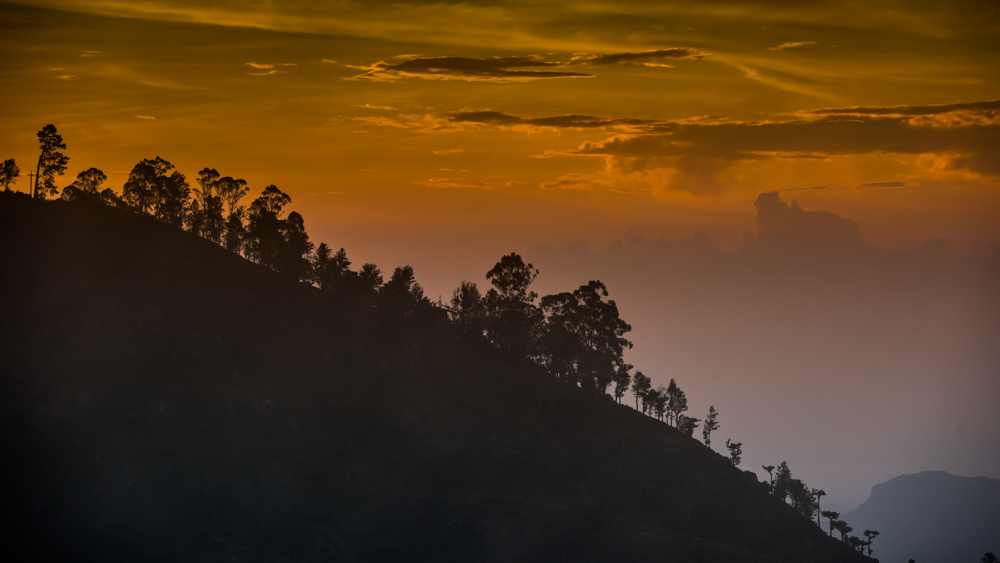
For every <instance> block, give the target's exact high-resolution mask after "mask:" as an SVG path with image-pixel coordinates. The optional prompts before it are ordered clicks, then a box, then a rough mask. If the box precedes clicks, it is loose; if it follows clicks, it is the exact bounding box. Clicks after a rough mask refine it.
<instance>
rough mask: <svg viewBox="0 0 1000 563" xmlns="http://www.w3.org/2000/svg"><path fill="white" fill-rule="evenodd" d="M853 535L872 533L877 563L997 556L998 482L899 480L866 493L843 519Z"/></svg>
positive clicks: (961, 562)
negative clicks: (989, 554) (849, 526)
mask: <svg viewBox="0 0 1000 563" xmlns="http://www.w3.org/2000/svg"><path fill="white" fill-rule="evenodd" d="M843 519H844V520H846V521H847V523H848V524H850V525H851V526H852V527H853V528H854V530H855V533H858V532H859V531H864V530H865V529H872V530H878V531H879V532H880V534H881V535H879V536H878V537H877V538H876V539H875V541H874V543H873V544H872V547H873V548H874V551H873V553H872V555H873V556H874V557H877V558H878V559H879V560H880V561H882V563H896V562H897V561H898V562H899V563H905V562H906V561H907V560H909V559H913V560H914V561H916V563H978V562H979V560H980V559H981V558H982V556H983V554H984V553H986V552H993V553H994V554H997V555H1000V481H997V480H995V479H988V478H986V477H956V476H954V475H952V474H950V473H947V472H945V471H925V472H923V473H917V474H914V475H901V476H899V477H896V478H895V479H892V480H889V481H886V482H885V483H881V484H878V485H875V486H874V487H872V494H871V496H870V497H869V498H868V500H867V501H865V502H864V504H862V505H861V506H859V507H858V508H856V509H855V510H852V511H851V512H848V513H847V514H845V515H844V517H843Z"/></svg>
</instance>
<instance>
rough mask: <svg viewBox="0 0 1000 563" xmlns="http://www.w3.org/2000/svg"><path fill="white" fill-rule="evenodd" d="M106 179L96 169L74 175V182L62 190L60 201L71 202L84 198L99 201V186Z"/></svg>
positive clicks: (102, 173)
mask: <svg viewBox="0 0 1000 563" xmlns="http://www.w3.org/2000/svg"><path fill="white" fill-rule="evenodd" d="M107 179H108V177H107V176H105V175H104V172H101V171H100V170H98V169H97V168H88V169H87V170H84V171H83V172H80V173H79V174H77V175H76V180H74V181H73V183H72V184H70V185H68V186H66V187H65V188H63V192H62V196H60V199H64V200H66V201H73V200H76V199H81V198H86V199H92V200H99V199H100V197H101V194H100V189H101V185H102V184H104V181H105V180H107Z"/></svg>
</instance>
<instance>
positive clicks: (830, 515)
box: [822, 510, 840, 538]
mask: <svg viewBox="0 0 1000 563" xmlns="http://www.w3.org/2000/svg"><path fill="white" fill-rule="evenodd" d="M822 514H823V517H824V518H826V519H827V520H829V521H830V537H831V538H832V537H833V528H834V526H833V523H834V522H836V521H837V519H838V518H840V513H839V512H836V511H834V510H824V511H823V512H822Z"/></svg>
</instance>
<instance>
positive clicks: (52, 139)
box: [31, 124, 69, 199]
mask: <svg viewBox="0 0 1000 563" xmlns="http://www.w3.org/2000/svg"><path fill="white" fill-rule="evenodd" d="M38 144H39V146H40V148H41V153H39V155H38V168H37V169H36V170H35V187H34V190H33V191H32V194H31V195H32V197H37V198H42V199H45V198H46V197H48V196H50V195H54V194H55V193H56V192H57V191H59V188H57V187H56V180H55V177H56V174H58V175H60V176H62V175H63V174H64V173H65V172H66V164H67V163H68V162H69V157H68V156H66V155H64V154H63V153H61V152H59V150H60V149H62V150H66V143H64V142H63V138H62V135H60V134H59V133H58V132H56V126H55V125H51V124H49V125H46V126H45V127H42V128H41V130H39V131H38ZM39 182H40V183H41V186H40V187H39Z"/></svg>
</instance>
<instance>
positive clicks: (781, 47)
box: [767, 41, 819, 52]
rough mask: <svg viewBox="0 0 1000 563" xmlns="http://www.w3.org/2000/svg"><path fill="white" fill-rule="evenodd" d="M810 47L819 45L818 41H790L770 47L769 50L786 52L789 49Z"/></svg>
mask: <svg viewBox="0 0 1000 563" xmlns="http://www.w3.org/2000/svg"><path fill="white" fill-rule="evenodd" d="M810 45H819V43H818V42H816V41H788V42H785V43H782V44H781V45H777V46H775V47H768V49H767V50H768V51H773V52H778V51H785V50H787V49H798V48H800V47H808V46H810Z"/></svg>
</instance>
